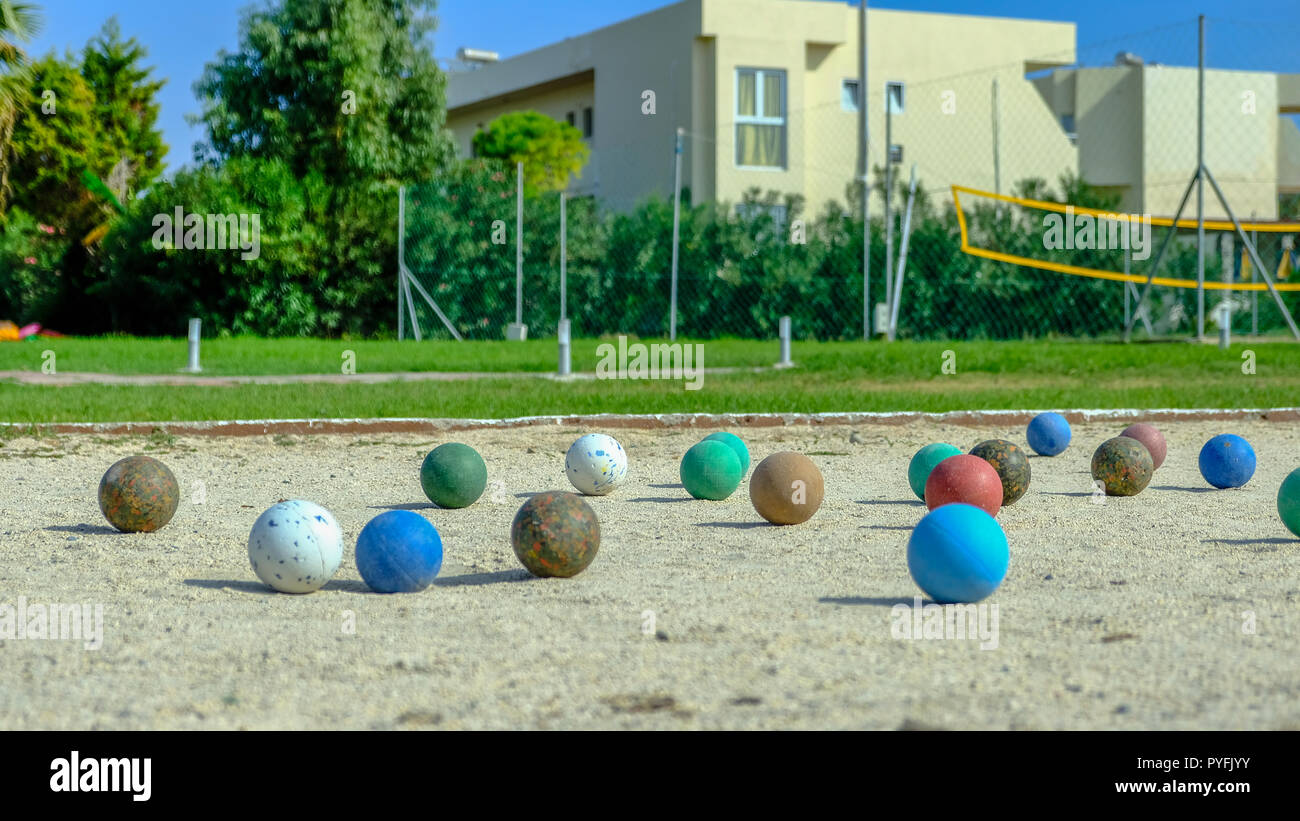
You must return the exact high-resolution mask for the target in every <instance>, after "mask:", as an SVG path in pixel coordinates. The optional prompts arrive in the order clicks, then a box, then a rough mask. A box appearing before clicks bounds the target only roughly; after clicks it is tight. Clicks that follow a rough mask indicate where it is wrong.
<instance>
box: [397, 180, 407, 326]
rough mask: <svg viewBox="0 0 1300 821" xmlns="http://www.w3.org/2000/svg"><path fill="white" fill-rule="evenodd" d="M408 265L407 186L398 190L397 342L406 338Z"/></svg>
mask: <svg viewBox="0 0 1300 821" xmlns="http://www.w3.org/2000/svg"><path fill="white" fill-rule="evenodd" d="M405 265H406V186H405V185H403V186H401V187H400V188H398V189H397V341H398V342H401V341H402V339H404V338H405V337H406V317H405V315H403V313H402V308H403V307H404V306H403V304H402V301H403V296H404V295H403V290H404V289H403V288H402V268H403V266H405Z"/></svg>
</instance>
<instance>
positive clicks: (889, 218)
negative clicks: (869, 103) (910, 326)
mask: <svg viewBox="0 0 1300 821" xmlns="http://www.w3.org/2000/svg"><path fill="white" fill-rule="evenodd" d="M893 111H894V107H893V106H892V105H890V100H889V84H888V83H886V84H885V308H886V309H888V308H889V307H890V306H891V305H893V304H894V296H893V294H894V282H893V276H892V275H893V273H894V213H893V208H892V205H891V202H892V200H893V194H894V157H893V153H894V127H893V126H894V123H893V120H894V117H893ZM885 330H889V329H888V328H886V329H885ZM876 331H877V332H879V331H880V328H877V329H876Z"/></svg>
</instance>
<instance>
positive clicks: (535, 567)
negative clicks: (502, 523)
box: [510, 445, 735, 579]
mask: <svg viewBox="0 0 1300 821" xmlns="http://www.w3.org/2000/svg"><path fill="white" fill-rule="evenodd" d="M723 447H725V445H724V446H723ZM728 452H730V451H728ZM734 455H735V454H732V456H733V457H734ZM510 544H511V545H512V546H513V547H514V549H515V555H516V556H518V557H519V561H520V562H521V563H522V564H523V566H524V567H526V568H527V569H528V572H529V573H532V574H533V575H534V576H541V577H543V578H545V577H558V578H562V579H567V578H569V577H571V576H576V575H578V574H579V573H581V572H582V571H583V570H586V569H587V565H589V564H591V561H592V559H595V558H596V552H597V551H598V550H599V549H600V521H599V520H598V519H597V518H596V511H594V510H592V509H591V505H589V504H587V502H586V500H585V499H583V498H582V497H581V496H579V495H578V494H576V493H565V492H563V491H559V490H552V491H548V492H546V493H538V494H537V495H536V496H533V497H531V498H530V499H529V500H528V501H526V502H524V504H523V506H522V507H520V508H519V512H518V513H516V514H515V520H514V522H513V523H512V524H511V525H510Z"/></svg>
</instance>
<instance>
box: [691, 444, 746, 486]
mask: <svg viewBox="0 0 1300 821" xmlns="http://www.w3.org/2000/svg"><path fill="white" fill-rule="evenodd" d="M741 475H742V473H741V469H740V458H739V457H737V456H736V452H735V451H734V450H732V449H731V448H730V447H729V446H728V445H727V443H726V442H719V441H718V440H716V439H712V440H710V439H705V440H704V441H703V442H700V443H698V444H696V445H695V446H694V447H692V448H691V449H690V450H688V451H686V455H685V456H683V457H682V467H681V477H682V486H683V487H685V488H686V492H687V493H689V494H691V495H692V496H694V497H695V498H696V499H710V500H713V501H720V500H722V499H725V498H727V497H728V496H730V495H731V494H733V493H735V492H736V488H738V487H740V477H741Z"/></svg>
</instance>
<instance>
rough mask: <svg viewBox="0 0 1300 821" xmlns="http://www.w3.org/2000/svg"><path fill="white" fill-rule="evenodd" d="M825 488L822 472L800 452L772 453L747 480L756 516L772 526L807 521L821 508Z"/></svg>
mask: <svg viewBox="0 0 1300 821" xmlns="http://www.w3.org/2000/svg"><path fill="white" fill-rule="evenodd" d="M825 492H826V488H825V485H824V484H823V482H822V472H821V471H820V470H818V469H817V466H816V465H814V464H813V461H812V460H811V459H809V458H808V457H807V456H804V455H803V454H802V453H795V452H794V451H788V450H787V451H782V452H780V453H773V454H772V455H771V456H769V457H767V458H766V459H764V460H763V461H761V462H759V463H758V467H756V468H754V475H753V476H751V477H749V500H750V501H751V502H753V503H754V510H756V511H758V515H760V516H762V517H763V518H764V519H767V520H768V521H769V522H771V523H772V524H774V525H797V524H799V523H801V522H806V521H808V520H809V519H811V518H812V515H813V514H814V513H816V512H817V508H819V507H821V504H822V496H823V494H825Z"/></svg>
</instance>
